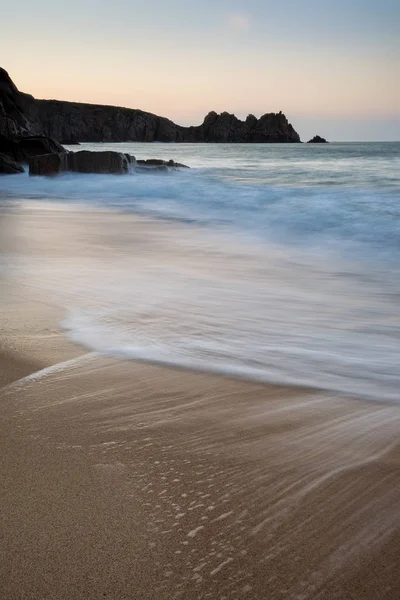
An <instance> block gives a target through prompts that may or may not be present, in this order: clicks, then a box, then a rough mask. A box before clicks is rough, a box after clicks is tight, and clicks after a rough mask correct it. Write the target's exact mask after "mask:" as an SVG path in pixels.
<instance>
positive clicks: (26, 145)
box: [16, 135, 66, 161]
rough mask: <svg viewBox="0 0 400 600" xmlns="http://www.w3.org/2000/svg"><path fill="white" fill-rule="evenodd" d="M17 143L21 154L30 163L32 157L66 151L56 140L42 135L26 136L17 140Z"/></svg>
mask: <svg viewBox="0 0 400 600" xmlns="http://www.w3.org/2000/svg"><path fill="white" fill-rule="evenodd" d="M16 141H17V143H18V147H19V149H20V151H21V154H22V156H23V158H24V159H25V160H26V161H29V159H30V158H31V157H32V156H38V155H40V154H52V153H54V152H65V151H66V150H65V148H63V146H61V144H59V143H58V142H56V141H55V140H52V139H51V138H48V137H45V136H41V135H32V136H25V137H21V138H17V140H16Z"/></svg>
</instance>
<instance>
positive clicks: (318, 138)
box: [307, 135, 329, 144]
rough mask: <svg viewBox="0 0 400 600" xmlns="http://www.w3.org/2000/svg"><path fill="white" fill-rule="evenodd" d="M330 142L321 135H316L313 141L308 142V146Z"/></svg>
mask: <svg viewBox="0 0 400 600" xmlns="http://www.w3.org/2000/svg"><path fill="white" fill-rule="evenodd" d="M328 143H329V142H328V140H326V139H325V138H323V137H321V136H319V135H315V136H314V137H313V138H312V140H308V142H307V144H328Z"/></svg>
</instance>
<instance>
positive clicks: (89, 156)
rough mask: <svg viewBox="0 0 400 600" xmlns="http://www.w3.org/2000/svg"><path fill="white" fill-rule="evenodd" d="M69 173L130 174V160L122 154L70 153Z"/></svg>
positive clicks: (84, 151)
mask: <svg viewBox="0 0 400 600" xmlns="http://www.w3.org/2000/svg"><path fill="white" fill-rule="evenodd" d="M67 165H68V171H75V172H77V173H111V174H116V175H117V174H123V173H127V172H128V166H129V165H128V160H127V158H126V155H125V154H123V153H122V152H111V151H107V152H90V151H89V150H81V151H80V152H70V153H69V154H68V158H67Z"/></svg>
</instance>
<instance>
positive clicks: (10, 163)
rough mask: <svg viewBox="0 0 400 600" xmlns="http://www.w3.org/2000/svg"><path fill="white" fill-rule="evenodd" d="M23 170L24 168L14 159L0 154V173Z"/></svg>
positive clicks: (7, 173)
mask: <svg viewBox="0 0 400 600" xmlns="http://www.w3.org/2000/svg"><path fill="white" fill-rule="evenodd" d="M23 172H24V169H23V168H22V167H21V165H19V164H18V163H17V162H15V160H13V159H12V158H10V157H9V156H7V154H0V175H15V174H16V173H23Z"/></svg>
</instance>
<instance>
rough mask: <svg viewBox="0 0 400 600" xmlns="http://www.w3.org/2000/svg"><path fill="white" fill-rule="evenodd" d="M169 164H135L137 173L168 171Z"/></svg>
mask: <svg viewBox="0 0 400 600" xmlns="http://www.w3.org/2000/svg"><path fill="white" fill-rule="evenodd" d="M168 171H169V169H168V167H167V165H150V166H149V165H143V164H141V165H139V164H138V165H137V166H135V172H136V173H168Z"/></svg>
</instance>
